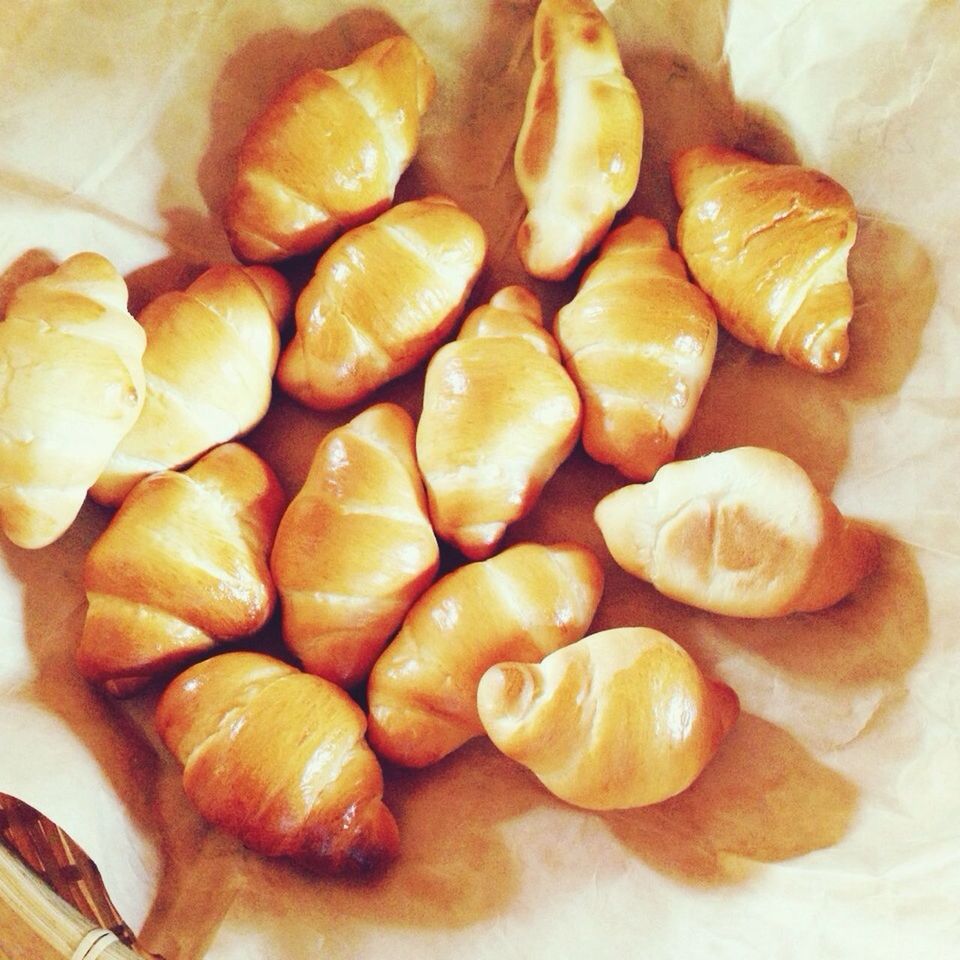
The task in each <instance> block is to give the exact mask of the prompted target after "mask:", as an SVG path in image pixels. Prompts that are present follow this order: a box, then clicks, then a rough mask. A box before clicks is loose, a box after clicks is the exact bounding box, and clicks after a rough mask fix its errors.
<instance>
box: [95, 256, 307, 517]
mask: <svg viewBox="0 0 960 960" xmlns="http://www.w3.org/2000/svg"><path fill="white" fill-rule="evenodd" d="M289 305H290V288H289V285H288V284H287V281H286V280H285V279H284V278H283V277H282V276H281V275H280V274H279V273H277V271H276V270H272V269H271V268H270V267H246V268H244V267H238V266H233V265H223V266H216V267H212V268H210V269H209V270H207V271H206V272H205V273H203V274H202V275H201V276H200V277H199V278H198V279H197V280H195V281H194V282H193V283H192V284H190V286H189V287H187V289H186V290H185V291H183V292H182V293H181V292H171V293H165V294H162V295H161V296H159V297H157V299H156V300H154V301H153V302H152V303H150V304H149V305H148V306H147V307H146V309H145V310H144V311H143V313H142V314H141V315H140V323H141V325H142V326H143V328H144V330H145V331H146V334H147V349H146V352H145V353H144V355H143V366H144V370H145V371H146V379H147V392H146V400H145V402H144V405H143V410H142V411H141V413H140V417H139V419H138V420H137V422H136V423H135V424H134V425H133V428H132V429H131V430H130V432H129V433H128V434H127V435H126V436H125V437H124V438H123V440H122V441H121V442H120V445H119V447H117V449H116V450H115V451H114V453H113V456H112V457H111V458H110V462H109V463H108V464H107V467H106V469H105V470H104V472H103V473H102V474H101V475H100V479H99V480H98V481H97V482H96V483H95V484H94V486H93V489H92V490H91V491H90V493H91V496H92V497H93V498H94V499H95V500H97V501H98V502H100V503H104V504H109V505H111V506H116V505H118V504H119V503H120V502H121V501H122V500H123V498H124V497H125V496H126V495H127V494H128V493H129V492H130V490H131V489H132V488H133V487H134V486H135V485H136V483H137V482H138V481H139V480H141V479H143V477H145V476H148V475H149V474H151V473H156V472H158V471H160V470H169V469H173V468H175V467H181V466H183V465H184V464H185V463H189V462H190V461H191V460H193V459H195V458H196V457H198V456H200V454H202V453H205V452H206V451H207V450H210V449H212V448H213V447H215V446H217V445H218V444H221V443H226V442H227V441H228V440H233V439H234V438H235V437H238V436H240V435H241V434H244V433H246V432H247V431H248V430H251V429H252V428H253V427H254V426H256V424H257V423H259V422H260V420H261V418H262V417H263V415H264V414H265V413H266V412H267V407H268V406H269V405H270V394H271V389H272V387H273V373H274V370H275V369H276V366H277V357H278V356H279V352H280V335H279V332H278V329H277V327H278V324H279V323H281V322H282V321H283V318H284V317H285V315H286V313H287V310H288V309H289Z"/></svg>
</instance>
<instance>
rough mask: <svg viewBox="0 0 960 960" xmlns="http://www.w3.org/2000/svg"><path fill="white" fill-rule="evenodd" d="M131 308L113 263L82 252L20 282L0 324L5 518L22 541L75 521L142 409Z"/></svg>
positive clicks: (1, 516) (29, 542) (0, 470)
mask: <svg viewBox="0 0 960 960" xmlns="http://www.w3.org/2000/svg"><path fill="white" fill-rule="evenodd" d="M126 306H127V286H126V284H125V283H124V281H123V278H122V277H121V276H120V274H119V273H117V271H116V270H115V269H114V267H113V266H112V265H111V264H110V263H109V261H107V260H105V259H104V258H103V257H101V256H100V255H99V254H95V253H80V254H77V255H76V256H73V257H70V259H68V260H66V261H64V263H63V264H61V265H60V267H58V268H57V269H56V270H55V271H54V272H53V273H51V274H50V275H49V276H45V277H40V278H39V279H36V280H31V281H29V282H28V283H25V284H23V286H21V287H20V288H19V289H18V290H17V291H16V293H15V294H14V296H13V298H12V299H11V301H10V306H9V308H8V310H7V317H6V319H5V320H4V322H3V323H0V523H2V527H3V531H4V533H6V535H7V536H8V537H9V538H10V539H11V540H12V541H13V542H14V543H16V544H18V545H19V546H21V547H43V546H46V545H47V544H48V543H51V542H53V541H54V540H56V539H57V538H58V537H59V536H60V535H61V534H62V533H64V531H65V530H66V529H67V528H68V527H69V526H70V524H71V523H73V521H74V519H75V518H76V516H77V514H78V513H79V511H80V507H81V506H82V505H83V501H84V498H85V497H86V495H87V490H88V489H89V488H90V487H91V486H92V484H93V483H94V481H95V480H96V479H97V477H98V476H99V475H100V472H101V471H102V470H103V468H104V466H105V465H106V463H107V461H108V460H109V459H110V455H111V454H112V453H113V451H114V448H115V447H116V446H117V444H118V443H119V442H120V440H121V438H122V437H123V436H124V434H125V433H126V432H127V431H128V430H129V429H130V427H131V426H132V425H133V423H134V421H135V420H136V419H137V417H138V416H139V414H140V410H141V408H142V406H143V398H144V394H145V389H144V374H143V362H142V358H143V351H144V346H145V337H144V333H143V330H142V328H141V327H140V325H139V324H138V323H137V322H136V320H134V319H133V317H131V316H130V314H129V313H127V310H126Z"/></svg>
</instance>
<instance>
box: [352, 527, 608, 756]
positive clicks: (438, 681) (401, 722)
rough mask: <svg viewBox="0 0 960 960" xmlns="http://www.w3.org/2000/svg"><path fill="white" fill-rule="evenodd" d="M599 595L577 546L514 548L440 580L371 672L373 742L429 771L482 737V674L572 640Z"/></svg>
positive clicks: (592, 566)
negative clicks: (479, 704)
mask: <svg viewBox="0 0 960 960" xmlns="http://www.w3.org/2000/svg"><path fill="white" fill-rule="evenodd" d="M602 590H603V570H602V568H601V566H600V563H599V561H598V560H597V559H596V558H595V557H594V556H593V554H592V553H591V552H590V551H589V550H587V549H585V548H584V547H581V546H579V545H577V544H557V545H555V546H551V547H547V546H542V545H540V544H534V543H524V544H518V545H517V546H514V547H510V548H509V549H508V550H504V551H503V552H502V553H499V554H497V555H496V556H495V557H491V558H490V559H489V560H482V561H479V562H477V563H470V564H467V565H466V566H463V567H459V568H458V569H456V570H454V571H453V573H449V574H447V576H445V577H443V578H442V579H440V580H438V581H437V582H436V583H435V584H434V585H433V586H432V587H430V588H429V589H428V590H427V591H426V592H425V593H424V594H423V596H422V597H420V599H419V600H418V601H417V602H416V603H415V604H414V605H413V607H411V609H410V612H409V613H408V614H407V616H406V618H405V620H404V622H403V626H402V627H401V628H400V632H399V633H398V634H397V636H396V637H395V638H394V639H393V641H392V642H391V643H390V644H389V646H388V647H387V648H386V650H384V652H383V653H382V654H381V656H380V659H379V660H377V662H376V664H374V667H373V670H372V671H371V673H370V680H369V683H368V685H367V702H368V710H369V718H370V729H369V734H368V737H369V740H370V745H371V746H372V747H373V748H374V750H375V751H376V752H377V753H378V754H380V756H382V757H385V758H386V759H388V760H391V761H393V762H394V763H398V764H402V765H403V766H408V767H425V766H427V765H428V764H431V763H434V762H436V761H437V760H440V759H441V758H442V757H444V756H446V755H447V754H448V753H451V752H452V751H453V750H456V749H457V747H459V746H461V745H462V744H464V743H466V742H467V740H470V739H471V738H472V737H475V736H479V735H480V734H482V733H483V727H482V726H481V724H480V717H479V716H478V715H477V684H478V683H479V682H480V677H481V676H482V675H483V673H484V671H485V670H486V669H487V668H488V667H491V666H493V664H495V663H499V662H500V661H501V660H522V661H538V660H541V659H542V658H543V657H544V655H545V654H547V653H550V652H552V651H553V650H556V649H558V648H559V647H562V646H564V645H565V644H568V643H572V642H573V641H574V640H578V639H579V638H580V637H582V636H583V635H584V633H586V631H587V628H588V627H589V626H590V621H591V620H592V619H593V615H594V612H595V611H596V608H597V604H598V603H599V602H600V594H601V592H602Z"/></svg>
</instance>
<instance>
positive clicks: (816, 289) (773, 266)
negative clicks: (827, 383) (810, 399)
mask: <svg viewBox="0 0 960 960" xmlns="http://www.w3.org/2000/svg"><path fill="white" fill-rule="evenodd" d="M672 175H673V186H674V191H675V193H676V195H677V200H678V201H679V203H680V206H681V207H682V208H683V210H682V213H681V215H680V220H679V223H678V224H677V245H678V246H679V248H680V252H681V253H682V254H683V256H684V258H685V259H686V261H687V266H688V267H689V268H690V272H691V273H692V274H693V276H694V279H695V280H696V281H697V283H698V284H699V285H700V286H701V287H702V288H703V290H704V291H705V292H706V293H707V294H709V296H710V297H711V298H712V300H713V302H714V306H715V307H716V310H717V318H718V319H719V321H720V323H721V324H722V325H723V326H724V327H725V328H726V329H727V330H728V331H729V332H730V333H731V334H733V336H735V337H736V338H737V339H738V340H742V341H743V342H744V343H746V344H748V345H749V346H751V347H756V348H758V349H760V350H764V351H766V352H767V353H773V354H779V355H780V356H782V357H784V358H785V359H786V360H788V361H789V362H790V363H793V364H795V365H797V366H799V367H804V368H806V369H809V370H813V371H815V372H817V373H830V372H832V371H834V370H838V369H839V368H840V367H842V366H843V364H844V363H845V362H846V359H847V350H848V337H847V327H848V326H849V324H850V319H851V317H852V315H853V291H852V289H851V287H850V284H849V282H848V281H847V256H848V254H849V253H850V248H851V247H852V246H853V243H854V240H855V239H856V236H857V211H856V209H855V207H854V205H853V200H852V199H851V198H850V195H849V194H848V193H847V191H846V190H844V189H843V187H841V186H840V185H839V184H838V183H836V182H835V181H833V180H831V179H830V178H829V177H828V176H826V175H825V174H823V173H820V172H818V171H816V170H811V169H808V168H806V167H801V166H797V165H794V164H771V163H765V162H764V161H762V160H758V159H757V158H756V157H752V156H750V155H749V154H746V153H740V152H739V151H736V150H728V149H726V148H723V147H716V146H700V147H694V148H693V149H691V150H687V151H685V152H684V153H681V154H679V155H678V156H677V157H676V158H675V159H674V162H673V166H672Z"/></svg>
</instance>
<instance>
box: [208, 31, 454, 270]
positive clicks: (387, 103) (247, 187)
mask: <svg viewBox="0 0 960 960" xmlns="http://www.w3.org/2000/svg"><path fill="white" fill-rule="evenodd" d="M435 83H436V80H435V77H434V73H433V70H432V69H431V67H430V65H429V64H428V63H427V61H426V60H425V58H424V56H423V53H422V52H421V51H420V49H419V48H418V47H417V45H416V44H415V43H414V42H413V41H412V40H410V39H409V38H407V37H390V38H389V39H387V40H383V41H381V42H380V43H378V44H375V45H374V46H372V47H370V48H369V49H367V50H364V51H363V52H362V53H360V54H359V56H358V57H357V58H356V60H354V62H353V63H351V64H350V65H348V66H346V67H341V68H340V69H339V70H330V71H327V70H312V71H310V72H309V73H305V74H303V75H302V76H301V77H299V78H297V79H296V80H295V81H294V82H293V83H292V84H290V86H288V87H287V88H286V89H285V90H284V91H283V92H282V93H281V94H280V95H279V96H278V97H277V99H276V100H274V101H273V103H271V104H270V106H269V107H268V108H267V110H266V111H265V112H264V114H263V115H262V116H261V117H260V118H259V119H258V120H257V121H255V122H254V124H253V125H252V126H251V127H250V129H249V131H248V132H247V135H246V137H245V138H244V141H243V143H242V145H241V147H240V156H239V159H238V170H237V179H236V182H235V184H234V186H233V189H232V191H231V193H230V197H229V199H228V202H227V208H226V212H225V224H226V228H227V234H228V236H229V238H230V243H231V246H232V247H233V251H234V253H235V254H236V255H237V256H238V257H239V258H240V259H241V260H260V261H267V260H281V259H283V258H285V257H289V256H292V255H293V254H297V253H306V252H308V251H310V250H315V249H317V248H318V247H321V246H323V245H324V244H326V243H328V242H329V241H330V240H332V239H333V238H334V237H335V236H336V235H337V234H338V233H340V232H341V231H342V230H344V229H345V228H347V227H352V226H355V225H356V224H358V223H363V222H364V221H366V220H370V219H372V218H373V217H375V216H376V215H377V214H378V213H380V212H381V211H382V210H385V209H386V208H387V207H388V206H389V205H390V202H391V201H392V200H393V193H394V190H395V189H396V186H397V182H398V181H399V179H400V176H401V174H402V173H403V172H404V170H406V168H407V166H408V164H409V163H410V161H411V160H412V159H413V155H414V153H415V152H416V149H417V141H418V139H419V136H420V118H421V117H422V116H423V113H424V112H425V111H426V109H427V106H428V104H429V103H430V100H431V98H432V96H433V91H434V87H435Z"/></svg>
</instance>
